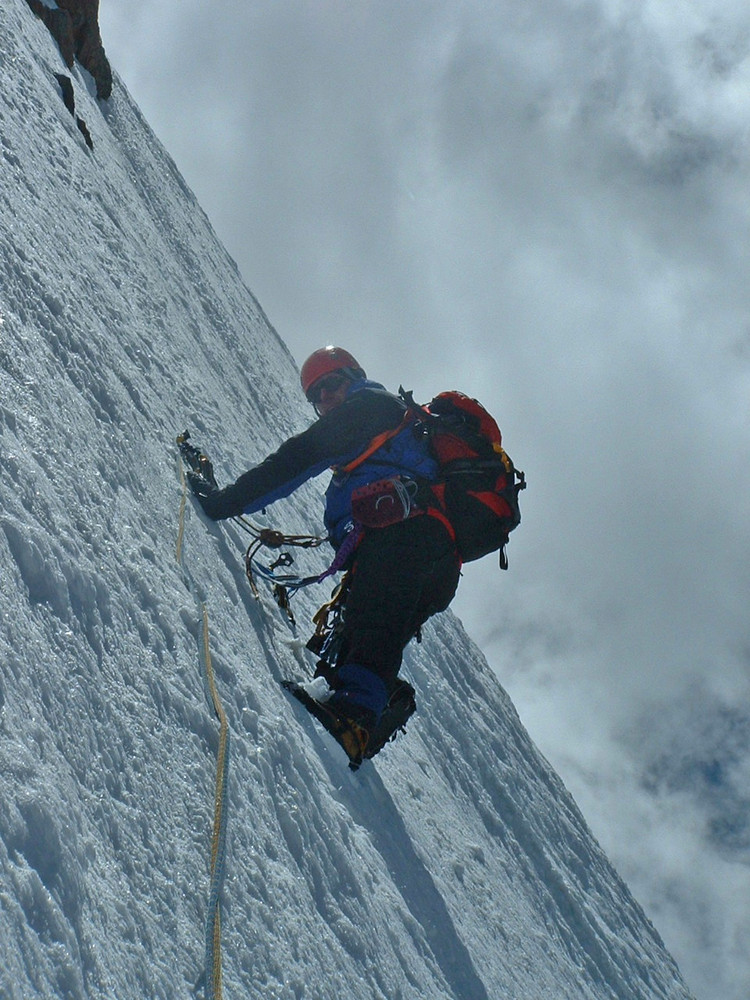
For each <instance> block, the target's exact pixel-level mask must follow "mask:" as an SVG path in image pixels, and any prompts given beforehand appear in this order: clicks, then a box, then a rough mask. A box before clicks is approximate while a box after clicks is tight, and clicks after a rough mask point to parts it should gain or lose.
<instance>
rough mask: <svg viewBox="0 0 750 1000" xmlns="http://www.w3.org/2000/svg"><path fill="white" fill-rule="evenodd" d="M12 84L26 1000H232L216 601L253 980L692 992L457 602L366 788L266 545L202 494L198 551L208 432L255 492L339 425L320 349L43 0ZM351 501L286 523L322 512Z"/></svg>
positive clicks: (1, 314) (417, 672)
mask: <svg viewBox="0 0 750 1000" xmlns="http://www.w3.org/2000/svg"><path fill="white" fill-rule="evenodd" d="M0 72H1V73H2V81H3V99H2V102H1V103H0V469H1V470H2V473H1V475H0V574H1V580H2V605H1V608H0V614H2V629H1V630H0V663H1V666H0V671H1V672H0V866H1V871H2V876H1V882H0V996H2V998H3V1000H27V998H32V997H49V998H58V997H59V998H66V1000H67V998H71V1000H73V998H76V1000H77V998H105V997H106V998H118V1000H131V998H132V1000H143V998H144V997H149V998H165V1000H166V998H170V1000H171V998H178V997H181V998H190V997H193V996H195V995H196V994H200V993H201V988H200V985H198V986H196V984H200V980H201V974H202V968H203V953H204V923H205V919H206V907H207V896H208V885H209V859H210V835H211V824H212V818H213V795H214V781H215V767H216V751H217V745H218V726H217V721H216V718H215V716H214V715H213V712H212V710H211V708H210V704H209V702H208V699H207V696H206V691H205V683H204V670H203V663H202V658H201V648H202V633H201V629H202V625H201V604H202V603H204V602H205V605H206V608H207V611H208V616H209V624H210V641H211V654H212V660H213V666H214V670H215V674H216V680H217V684H218V688H219V692H220V695H221V698H222V701H223V704H224V708H225V710H226V713H227V716H228V719H229V725H230V729H231V735H232V740H231V759H230V785H229V835H228V854H227V877H226V882H225V887H224V894H223V912H222V949H223V966H224V995H225V996H226V997H231V998H239V997H263V998H264V1000H273V998H277V1000H281V998H284V1000H287V998H289V1000H291V998H296V1000H302V998H305V1000H313V998H330V997H347V998H352V1000H355V998H363V1000H364V998H368V1000H372V998H383V1000H385V998H388V1000H413V998H429V1000H447V998H456V1000H458V998H460V1000H486V998H490V1000H496V998H504V1000H522V998H523V1000H526V998H528V1000H564V998H576V1000H584V998H597V1000H604V998H621V1000H624V998H643V1000H646V998H661V997H669V998H673V1000H677V998H686V997H687V996H688V994H687V991H686V989H685V987H684V985H683V983H682V981H681V979H680V977H679V973H678V971H677V969H676V967H675V965H674V963H673V961H672V960H671V958H670V956H669V955H668V954H667V953H666V952H665V950H664V948H663V946H662V944H661V942H660V940H659V938H658V935H657V934H656V932H655V931H654V929H653V928H652V927H651V925H650V924H649V923H648V921H647V920H646V918H645V917H644V915H643V913H642V911H641V910H640V908H639V907H638V905H637V904H636V903H635V902H634V900H633V899H632V897H631V896H630V894H629V893H628V890H627V888H626V887H625V886H624V885H623V883H622V882H621V881H620V879H619V878H618V877H617V875H616V874H615V872H614V871H613V870H612V868H611V866H610V865H609V863H608V861H607V859H606V858H605V857H604V855H603V854H602V852H601V850H600V848H599V847H598V845H597V844H596V842H595V841H594V840H593V838H592V837H591V835H590V833H589V831H588V830H587V828H586V825H585V823H584V821H583V819H582V817H581V815H580V814H579V812H578V810H577V809H576V806H575V804H574V803H573V801H572V800H571V798H570V796H569V795H568V794H567V792H566V791H565V789H564V788H563V786H562V785H561V783H560V781H559V780H558V778H557V777H556V776H555V774H554V773H553V772H552V771H551V769H550V768H549V766H548V764H547V763H546V762H545V761H544V759H543V758H542V757H541V756H540V755H539V753H538V752H537V751H536V749H535V748H534V746H533V744H532V743H531V742H530V740H529V738H528V736H527V734H526V733H525V731H524V729H523V727H522V726H521V724H520V722H519V720H518V717H517V715H516V713H515V711H514V709H513V706H512V705H511V703H510V702H509V700H508V698H507V696H506V695H505V694H504V692H503V691H502V689H501V688H500V686H499V684H498V682H497V680H496V679H495V678H494V676H493V674H492V673H491V671H490V670H489V668H488V667H487V665H486V664H485V662H484V660H483V658H482V655H481V652H480V651H479V650H478V649H477V648H476V647H475V646H474V645H472V643H471V641H470V640H469V639H468V638H467V636H466V635H465V633H464V632H463V630H462V628H461V625H460V623H459V622H458V621H457V620H456V619H455V618H454V617H453V616H451V615H450V614H448V615H445V616H443V617H441V618H440V619H438V620H436V621H434V622H433V623H431V624H430V625H429V626H428V628H427V629H426V630H425V641H424V643H423V645H422V646H421V647H417V646H414V647H412V648H410V649H409V651H408V654H407V658H406V667H405V675H406V676H407V677H409V678H410V679H411V681H412V682H413V683H414V685H415V687H416V689H417V697H418V702H419V714H418V716H417V717H416V718H415V720H414V721H413V722H412V723H411V724H410V727H409V733H408V735H407V736H406V737H405V738H403V739H402V740H400V741H398V742H396V743H394V744H393V745H391V746H388V747H387V748H386V749H385V750H384V752H383V753H382V754H381V755H380V756H379V757H378V759H377V761H376V762H375V763H374V764H366V765H365V766H363V767H362V769H361V770H360V771H359V772H358V773H357V774H352V773H351V772H349V771H348V769H347V768H346V763H345V760H344V758H343V754H342V753H341V751H340V750H339V749H338V747H336V746H335V744H333V743H332V741H331V740H330V738H329V737H328V736H327V735H326V734H325V733H322V732H321V730H320V728H319V727H318V726H317V725H316V723H315V722H314V721H313V720H312V719H310V718H309V717H308V716H307V715H306V713H305V712H304V710H303V709H302V708H301V707H300V706H299V705H297V704H296V703H294V702H293V701H292V700H291V699H290V698H289V697H288V696H287V695H286V694H285V693H284V691H283V690H282V689H281V688H280V687H279V685H278V684H277V681H278V680H279V679H280V678H282V677H287V676H293V675H299V674H301V673H304V674H309V672H310V670H311V668H312V662H311V660H310V659H309V658H308V657H309V654H306V653H305V652H304V651H303V650H302V648H301V644H300V643H295V642H293V641H292V640H291V636H290V634H289V632H288V630H287V627H286V625H285V623H284V621H283V620H282V618H281V617H280V615H279V613H278V611H277V609H276V608H275V605H274V604H273V602H272V600H271V598H270V595H269V594H268V593H267V592H264V593H263V594H262V597H261V600H260V602H256V601H255V600H254V599H253V597H252V595H251V593H250V590H249V588H248V586H247V584H246V581H245V579H244V575H243V569H242V565H241V560H240V556H241V551H242V547H243V542H244V539H243V537H242V535H241V534H239V533H238V531H237V529H236V528H235V527H232V526H230V527H229V528H225V527H222V526H218V525H209V524H207V523H206V522H204V521H203V520H202V519H201V517H199V516H198V514H197V513H196V511H195V508H194V507H193V506H192V503H190V502H189V503H188V507H187V511H186V520H185V538H184V551H183V559H182V565H179V564H178V563H177V561H176V558H175V541H176V536H177V528H178V512H179V506H180V498H181V487H180V481H179V477H178V472H177V464H176V461H175V447H174V439H175V435H176V434H177V433H178V432H180V431H182V430H183V429H185V428H186V427H189V428H190V429H191V430H192V432H193V437H194V440H195V441H196V442H198V443H199V444H200V445H202V446H203V447H205V448H206V449H207V450H208V451H209V453H210V454H211V455H212V457H213V458H214V460H215V464H216V469H217V474H218V476H219V478H220V479H221V480H223V481H227V480H228V479H229V478H230V477H232V478H233V477H234V476H235V475H236V474H238V473H239V472H240V471H242V470H244V469H245V468H247V467H248V465H249V464H251V463H253V462H255V461H257V460H259V459H260V458H261V457H263V455H264V454H266V453H267V451H269V450H270V449H273V448H274V447H275V446H276V445H278V443H279V442H280V441H281V440H282V439H283V437H284V436H285V435H286V434H287V433H288V432H290V431H297V430H300V429H302V427H304V426H305V423H306V421H307V420H308V419H309V416H310V414H309V413H308V412H307V411H306V408H305V407H304V405H303V404H302V403H301V402H300V401H299V398H298V392H297V374H296V371H295V367H294V364H293V361H292V359H291V357H290V355H289V353H288V351H287V350H286V349H285V347H284V345H283V344H282V343H281V341H280V340H279V338H278V337H277V335H276V334H275V333H274V331H273V330H272V329H271V327H270V326H269V323H268V321H267V319H266V318H265V316H264V314H263V312H262V310H261V309H260V307H259V306H258V304H257V302H256V301H255V299H254V298H253V296H252V295H251V294H250V292H249V291H248V290H247V289H246V287H245V286H244V285H243V283H242V281H241V279H240V277H239V275H238V272H237V269H236V267H235V266H234V264H233V263H232V261H231V260H230V259H229V258H228V256H227V254H226V252H225V251H224V250H223V248H222V247H221V246H220V245H219V244H218V242H217V240H216V238H215V236H214V233H213V232H212V230H211V227H210V225H209V223H208V221H207V219H206V217H205V215H204V214H203V213H202V211H201V209H200V208H199V206H198V205H197V204H196V202H195V199H194V198H193V196H192V194H191V192H190V191H189V190H188V189H187V188H186V186H185V184H184V183H183V181H182V180H181V178H180V176H179V174H178V173H177V171H176V169H175V167H174V165H173V163H172V162H171V160H170V159H169V157H168V156H167V155H166V153H165V151H164V150H163V148H162V147H161V146H160V144H159V142H158V141H157V140H156V139H155V137H154V135H153V134H152V132H151V131H150V130H149V128H148V126H147V124H146V123H145V122H144V121H143V118H142V116H141V115H140V113H139V111H138V109H137V108H136V107H135V106H134V104H133V102H132V101H131V100H130V98H129V97H128V94H127V92H126V90H125V88H124V87H123V85H122V82H121V81H120V80H118V79H116V81H115V90H114V96H113V97H112V99H111V101H110V102H108V103H107V104H105V105H99V104H97V102H96V100H95V99H94V96H93V87H92V84H91V81H90V79H89V78H88V77H87V76H86V74H85V73H84V72H82V71H80V69H78V68H76V69H75V70H73V71H71V73H70V75H71V76H72V79H73V85H74V90H75V98H76V110H77V112H78V114H80V115H81V117H82V118H84V119H85V121H86V122H87V124H88V127H89V130H90V133H91V136H92V139H93V143H94V149H93V152H90V151H89V150H88V149H87V147H86V145H85V143H84V140H83V137H82V135H81V133H80V132H79V130H78V129H77V127H76V124H75V121H74V120H73V118H72V117H71V116H70V114H69V113H68V111H67V110H66V108H65V107H64V105H63V102H62V99H61V96H60V91H59V87H58V85H57V83H56V81H55V77H54V74H55V73H56V72H59V73H65V72H67V70H66V68H65V67H64V65H63V63H62V61H61V58H60V55H59V52H58V50H57V48H56V46H55V44H54V43H53V41H52V39H51V38H50V37H49V35H48V34H47V32H46V31H45V29H44V28H43V26H42V24H41V22H39V21H38V20H36V19H35V17H34V16H33V14H32V13H31V12H30V10H29V9H28V7H27V6H26V3H25V0H5V2H4V3H3V4H2V6H1V7H0ZM196 141H200V136H196ZM320 489H321V482H316V483H313V484H308V486H306V487H305V488H303V489H302V490H301V491H300V492H299V493H298V494H297V495H296V496H295V497H294V498H292V499H291V500H290V501H288V502H284V503H280V504H277V505H276V508H275V509H273V510H272V511H271V512H270V513H269V517H270V518H271V521H272V523H273V524H274V525H275V526H278V527H281V528H284V529H287V530H291V531H295V532H316V531H317V530H319V521H318V516H319V511H320V508H321V504H320ZM306 558H307V559H309V560H311V567H314V566H316V565H317V566H318V567H320V568H322V559H323V557H322V556H321V554H320V552H318V553H317V555H314V554H309V555H308V556H306ZM316 560H317V562H316ZM467 572H471V567H469V568H468V570H467ZM497 584H498V600H499V601H502V579H501V578H500V577H498V581H497ZM319 590H322V591H323V592H322V593H320V592H319V593H309V592H308V593H307V594H306V595H304V596H302V597H301V598H299V599H298V601H297V616H298V619H299V620H300V622H301V623H307V622H308V621H309V617H310V614H311V613H312V611H313V610H314V608H315V606H316V604H317V603H319V602H320V601H322V600H324V599H325V598H326V597H327V596H328V590H327V589H326V588H319Z"/></svg>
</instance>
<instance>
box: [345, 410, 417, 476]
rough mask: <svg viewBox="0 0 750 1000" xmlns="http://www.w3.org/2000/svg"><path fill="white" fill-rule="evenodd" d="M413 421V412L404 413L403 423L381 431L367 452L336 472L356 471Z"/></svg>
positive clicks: (371, 442)
mask: <svg viewBox="0 0 750 1000" xmlns="http://www.w3.org/2000/svg"><path fill="white" fill-rule="evenodd" d="M413 419H414V414H413V413H412V412H411V410H407V411H406V412H405V413H404V416H403V419H402V420H401V423H399V424H396V426H395V427H391V429H390V430H387V431H381V433H380V434H376V435H375V437H374V438H373V439H372V441H370V443H369V444H368V445H367V447H366V448H365V450H364V451H363V452H362V453H361V454H360V455H357V457H356V458H353V459H352V460H351V462H347V463H346V465H337V466H336V471H337V472H352V471H353V470H354V469H357V468H358V467H359V466H360V465H362V463H363V462H366V461H367V459H368V458H369V457H370V456H371V455H374V454H375V452H376V451H377V450H378V448H382V447H383V445H384V444H385V443H386V441H390V440H391V438H394V437H395V436H396V435H397V434H400V433H401V431H402V430H403V429H404V427H405V426H406V425H407V424H409V423H411V422H412V420H413Z"/></svg>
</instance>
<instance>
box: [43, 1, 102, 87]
mask: <svg viewBox="0 0 750 1000" xmlns="http://www.w3.org/2000/svg"><path fill="white" fill-rule="evenodd" d="M26 2H27V3H28V5H29V7H31V9H32V10H33V11H34V13H35V14H36V15H37V17H40V18H41V19H42V20H43V21H44V23H45V24H46V25H47V28H48V29H49V31H50V33H51V34H52V37H53V38H54V39H55V41H56V42H57V44H58V45H59V46H60V52H61V53H62V57H63V59H64V60H65V64H66V65H67V66H68V67H71V68H72V66H73V60H74V59H77V60H78V62H79V63H80V64H81V66H83V68H84V69H87V70H88V71H89V73H91V75H92V76H93V78H94V81H95V82H96V96H97V97H98V98H99V99H100V100H102V101H106V100H107V99H108V98H109V96H110V95H111V93H112V70H111V68H110V65H109V60H108V59H107V56H106V54H105V52H104V46H103V44H102V36H101V34H100V31H99V0H58V4H57V6H55V7H50V6H48V5H47V4H46V3H44V2H43V0H26Z"/></svg>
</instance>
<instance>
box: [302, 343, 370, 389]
mask: <svg viewBox="0 0 750 1000" xmlns="http://www.w3.org/2000/svg"><path fill="white" fill-rule="evenodd" d="M332 372H341V374H342V375H344V374H346V375H348V376H349V377H350V378H364V377H365V372H364V369H363V368H362V366H361V365H360V363H359V362H358V361H357V360H356V358H354V357H352V355H351V354H350V353H349V352H348V351H345V350H344V349H343V348H342V347H333V346H330V345H329V346H328V347H321V348H319V349H318V350H317V351H313V353H312V354H311V355H310V357H309V358H308V359H307V361H306V362H305V363H304V364H303V365H302V371H301V372H300V382H301V383H302V391H303V392H304V394H305V396H306V397H307V398H308V399H310V392H311V389H312V388H313V386H314V385H315V383H316V382H318V381H319V380H320V379H322V378H323V377H324V376H325V375H330V374H331V373H332Z"/></svg>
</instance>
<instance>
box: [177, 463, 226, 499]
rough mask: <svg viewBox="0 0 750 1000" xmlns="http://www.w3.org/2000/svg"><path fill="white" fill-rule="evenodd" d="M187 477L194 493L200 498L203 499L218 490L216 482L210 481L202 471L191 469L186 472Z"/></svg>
mask: <svg viewBox="0 0 750 1000" xmlns="http://www.w3.org/2000/svg"><path fill="white" fill-rule="evenodd" d="M185 478H186V479H187V481H188V486H189V487H190V489H191V490H192V492H193V495H194V496H196V497H198V499H199V500H203V498H204V497H207V496H209V495H210V494H211V493H215V492H216V491H217V490H218V486H217V485H216V483H215V482H213V483H212V482H210V481H209V480H208V479H206V477H205V476H203V475H202V474H201V473H200V472H193V471H192V470H189V471H188V472H186V473H185Z"/></svg>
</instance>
